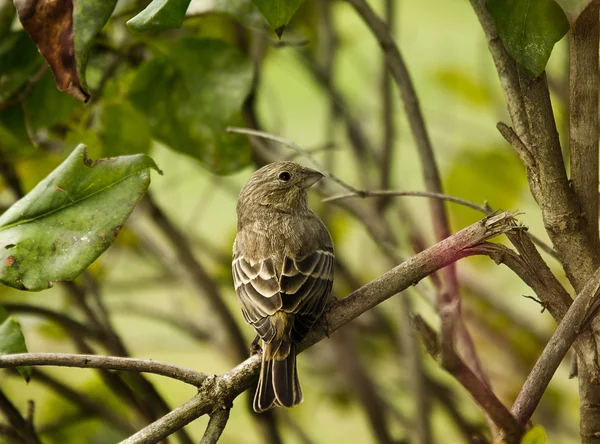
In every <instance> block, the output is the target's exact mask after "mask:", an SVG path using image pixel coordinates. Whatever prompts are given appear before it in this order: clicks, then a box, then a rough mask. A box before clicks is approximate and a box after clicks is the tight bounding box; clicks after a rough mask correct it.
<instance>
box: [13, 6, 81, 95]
mask: <svg viewBox="0 0 600 444" xmlns="http://www.w3.org/2000/svg"><path fill="white" fill-rule="evenodd" d="M14 3H15V6H16V8H17V13H18V15H19V20H20V21H21V24H22V25H23V28H25V30H26V31H27V33H28V34H29V35H30V36H31V38H32V39H33V41H34V42H35V44H36V45H37V47H38V49H39V51H40V53H41V54H42V56H43V57H44V59H45V60H46V62H47V63H48V65H50V68H51V69H52V72H53V73H54V78H55V79H56V86H57V87H58V89H59V90H61V91H64V92H66V93H67V94H70V95H72V96H73V97H75V98H76V99H77V100H81V101H82V102H87V101H88V99H89V94H88V93H87V92H85V91H84V89H83V88H82V86H81V82H80V80H79V75H78V74H77V67H76V64H75V50H74V46H73V20H72V14H73V0H61V1H52V0H38V1H31V0H14Z"/></svg>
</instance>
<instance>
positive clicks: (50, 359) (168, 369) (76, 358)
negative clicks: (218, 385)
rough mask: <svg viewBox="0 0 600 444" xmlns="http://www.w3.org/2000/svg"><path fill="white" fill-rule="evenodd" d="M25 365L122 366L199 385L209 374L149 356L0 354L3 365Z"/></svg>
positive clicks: (119, 367)
mask: <svg viewBox="0 0 600 444" xmlns="http://www.w3.org/2000/svg"><path fill="white" fill-rule="evenodd" d="M22 365H55V366H61V367H79V368H101V369H106V370H123V371H128V372H134V373H142V372H143V373H154V374H157V375H161V376H166V377H169V378H173V379H177V380H178V381H182V382H185V383H186V384H191V385H193V386H196V387H198V386H200V385H201V384H202V382H203V381H204V380H205V379H206V378H207V375H205V374H203V373H200V372H197V371H195V370H191V369H188V368H183V367H179V366H177V365H173V364H167V363H163V362H157V361H152V360H148V359H135V358H121V357H117V356H98V355H79V354H70V353H17V354H12V355H3V356H0V368H14V367H19V366H22Z"/></svg>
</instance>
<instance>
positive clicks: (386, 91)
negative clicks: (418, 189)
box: [379, 0, 399, 202]
mask: <svg viewBox="0 0 600 444" xmlns="http://www.w3.org/2000/svg"><path fill="white" fill-rule="evenodd" d="M397 3H399V1H398V0H385V21H386V22H387V26H388V29H389V32H390V34H392V35H393V34H394V31H395V29H396V4H397ZM391 80H392V79H391V77H390V73H389V72H388V70H387V64H386V60H385V57H384V60H383V72H382V75H381V102H382V106H381V120H382V124H383V144H382V149H381V162H380V167H379V169H380V171H381V183H380V185H381V188H382V189H384V190H385V189H387V188H389V187H390V178H391V172H392V168H393V165H394V163H393V154H394V137H395V134H394V133H395V126H394V100H393V98H392V93H393V91H392V82H391ZM383 202H386V201H385V200H384V201H383ZM388 202H389V200H388Z"/></svg>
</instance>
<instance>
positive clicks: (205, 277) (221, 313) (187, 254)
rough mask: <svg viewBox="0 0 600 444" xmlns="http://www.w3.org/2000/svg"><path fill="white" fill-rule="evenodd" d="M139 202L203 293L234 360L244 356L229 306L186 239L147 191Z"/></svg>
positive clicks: (244, 342) (241, 340)
mask: <svg viewBox="0 0 600 444" xmlns="http://www.w3.org/2000/svg"><path fill="white" fill-rule="evenodd" d="M140 205H142V206H143V208H144V209H145V210H146V212H147V213H148V215H149V217H150V218H151V219H152V221H153V222H154V223H155V224H156V225H157V226H158V227H159V228H160V230H161V231H162V232H163V233H164V234H165V236H167V238H168V239H169V241H170V242H171V244H172V246H173V249H174V250H175V251H176V253H177V256H178V258H179V260H180V261H181V265H182V267H183V271H185V273H186V277H187V278H188V281H189V282H190V283H191V285H192V286H193V288H194V289H195V290H196V291H197V292H199V293H201V294H203V295H205V296H206V300H207V302H208V303H209V304H210V306H211V308H212V312H213V313H214V314H215V316H217V317H218V319H219V321H220V322H221V324H222V325H223V332H224V334H225V335H226V337H227V338H228V341H229V344H230V346H231V349H232V350H233V351H234V353H235V357H236V360H238V361H239V360H241V359H244V358H245V357H246V356H247V354H248V348H247V345H246V341H245V340H244V336H243V335H242V331H241V330H240V327H239V325H238V324H237V322H236V320H235V318H234V317H233V315H232V314H231V311H230V309H229V307H228V306H227V304H225V302H224V300H223V296H222V295H221V292H220V290H219V288H218V287H217V285H216V284H215V282H214V281H213V280H212V279H211V278H210V276H209V274H208V272H207V271H206V270H205V269H204V267H203V266H202V264H201V263H200V262H198V261H197V260H196V258H195V256H194V253H193V251H192V250H191V248H190V246H189V242H188V240H187V238H186V237H185V236H184V235H183V233H182V232H181V231H179V229H177V227H176V226H175V224H174V223H173V222H172V221H171V220H170V219H169V218H168V216H167V215H166V214H165V213H164V211H162V209H161V208H160V207H159V206H158V205H157V204H156V203H155V202H154V200H153V199H152V196H151V195H150V194H146V197H145V198H144V199H143V200H142V201H141V202H140Z"/></svg>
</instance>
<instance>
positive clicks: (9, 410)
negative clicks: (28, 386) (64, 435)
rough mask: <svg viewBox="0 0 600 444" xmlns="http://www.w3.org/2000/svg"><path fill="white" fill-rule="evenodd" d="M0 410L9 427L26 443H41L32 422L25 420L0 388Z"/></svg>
mask: <svg viewBox="0 0 600 444" xmlns="http://www.w3.org/2000/svg"><path fill="white" fill-rule="evenodd" d="M0 410H2V414H3V415H4V417H5V418H6V420H7V421H8V422H9V423H10V425H11V427H12V428H13V429H14V430H15V432H16V433H17V434H18V435H19V437H20V438H21V439H22V440H23V442H24V443H26V444H42V443H41V441H40V439H39V438H38V436H37V434H36V433H35V430H33V426H32V424H31V423H30V422H29V421H27V420H26V419H25V418H24V417H23V415H22V414H21V412H19V410H17V408H16V407H15V406H14V405H13V403H12V402H10V399H8V398H7V397H6V395H5V394H4V392H3V391H1V390H0Z"/></svg>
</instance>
